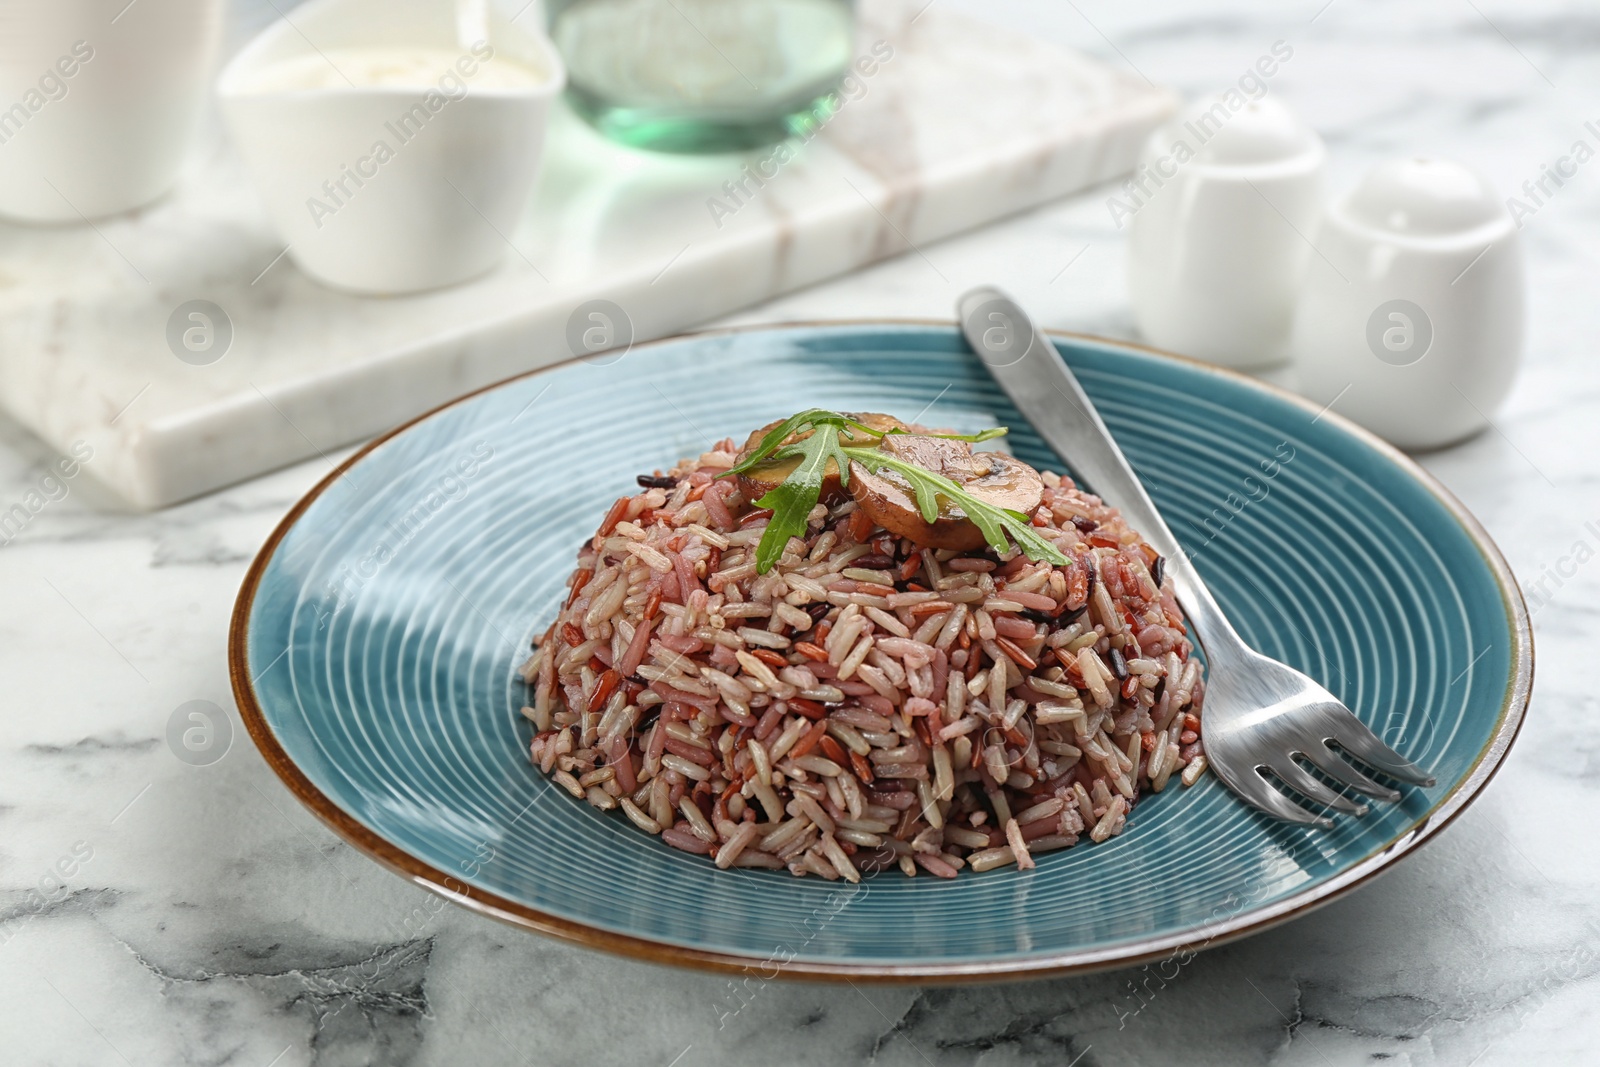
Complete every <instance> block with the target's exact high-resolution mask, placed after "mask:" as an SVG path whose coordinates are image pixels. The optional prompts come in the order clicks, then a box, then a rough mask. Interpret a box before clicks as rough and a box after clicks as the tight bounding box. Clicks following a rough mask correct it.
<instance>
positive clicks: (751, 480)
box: [739, 411, 906, 504]
mask: <svg viewBox="0 0 1600 1067" xmlns="http://www.w3.org/2000/svg"><path fill="white" fill-rule="evenodd" d="M845 417H846V418H849V419H854V420H855V421H856V422H859V423H861V424H862V425H863V426H870V427H872V428H873V429H874V430H881V431H888V430H904V429H905V428H906V424H905V423H903V422H901V421H900V420H899V419H897V418H895V417H894V416H893V415H883V414H880V413H878V412H875V411H867V412H845ZM778 426H779V423H778V422H769V423H767V425H765V426H763V427H761V429H759V430H757V431H756V432H755V433H753V434H751V435H750V436H749V438H748V439H746V441H745V443H744V448H743V449H741V450H740V452H739V459H740V460H743V459H744V457H746V456H748V455H749V454H750V453H752V452H754V451H755V450H756V449H757V448H759V447H761V441H762V439H763V438H765V437H766V436H767V434H769V433H771V432H772V431H773V430H775V429H777V427H778ZM810 436H811V431H810V430H807V431H806V432H805V433H797V434H791V435H790V436H789V438H788V439H787V440H786V441H785V442H784V444H793V443H794V442H795V441H803V440H805V439H806V438H807V437H810ZM839 440H840V442H841V443H842V444H844V445H846V446H851V447H859V446H871V445H872V444H874V443H875V442H876V441H877V440H878V439H877V437H875V436H873V435H872V434H868V433H864V432H863V431H861V430H858V429H855V428H854V427H849V428H847V429H846V430H845V431H844V432H842V433H840V434H839ZM799 465H800V460H799V458H798V457H795V458H791V459H782V460H778V461H776V462H768V463H763V464H761V465H760V466H759V467H754V468H752V469H751V470H748V471H746V472H745V473H743V474H741V475H739V488H740V489H741V490H742V491H743V494H744V498H745V499H746V500H749V501H756V500H759V499H761V497H762V496H764V495H765V494H766V493H767V491H768V490H771V489H775V488H777V487H778V486H779V485H780V484H782V483H783V480H784V479H785V478H787V477H789V475H791V474H793V473H794V469H795V468H796V467H798V466H799ZM843 493H844V491H843V490H842V489H841V488H840V485H839V465H838V464H837V463H835V462H834V461H833V460H831V459H830V460H828V466H827V468H826V469H825V470H824V471H823V475H822V497H821V499H822V502H823V503H825V504H827V503H833V502H834V501H836V500H839V499H841V498H842V497H843Z"/></svg>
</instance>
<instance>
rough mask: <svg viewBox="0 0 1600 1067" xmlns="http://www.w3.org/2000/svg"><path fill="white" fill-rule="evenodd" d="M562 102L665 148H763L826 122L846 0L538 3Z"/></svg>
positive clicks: (850, 23)
mask: <svg viewBox="0 0 1600 1067" xmlns="http://www.w3.org/2000/svg"><path fill="white" fill-rule="evenodd" d="M545 9H546V17H547V19H548V21H549V27H550V36H551V38H552V39H553V40H554V41H555V43H556V47H557V48H559V49H560V50H561V55H562V58H563V59H564V60H565V62H566V65H567V99H568V101H569V102H570V103H571V104H572V107H573V109H574V110H575V111H576V112H577V113H578V114H579V115H581V116H583V118H584V119H586V120H587V121H588V122H589V123H590V124H591V125H593V126H594V127H595V128H596V129H598V130H599V131H600V132H601V133H603V134H605V135H606V136H607V137H609V138H611V139H612V140H615V141H620V142H621V143H623V144H628V145H633V146H635V147H638V148H649V149H655V150H657V151H664V152H724V151H733V150H737V149H744V148H755V147H758V146H761V145H766V144H773V143H775V142H777V141H781V140H783V139H784V138H785V137H788V136H790V135H792V134H795V133H800V132H804V130H805V129H806V127H807V126H809V125H813V124H815V123H816V122H818V121H820V120H825V119H826V118H827V117H828V112H829V101H830V99H834V100H836V99H837V97H830V93H831V92H832V91H833V90H834V89H836V88H837V87H838V85H839V80H840V78H842V77H843V76H844V74H845V73H846V71H847V70H848V68H849V64H850V58H851V51H852V48H853V47H854V41H855V15H856V12H855V0H546V3H545Z"/></svg>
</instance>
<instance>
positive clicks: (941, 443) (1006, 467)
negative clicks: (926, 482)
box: [850, 434, 1044, 551]
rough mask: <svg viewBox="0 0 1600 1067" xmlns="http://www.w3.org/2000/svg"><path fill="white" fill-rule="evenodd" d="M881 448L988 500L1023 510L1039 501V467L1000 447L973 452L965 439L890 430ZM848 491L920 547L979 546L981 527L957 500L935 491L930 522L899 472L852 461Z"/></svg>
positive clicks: (1027, 511) (963, 548)
mask: <svg viewBox="0 0 1600 1067" xmlns="http://www.w3.org/2000/svg"><path fill="white" fill-rule="evenodd" d="M879 448H880V449H881V450H882V451H884V452H887V453H889V454H890V455H893V456H895V457H896V458H898V459H902V460H904V461H906V462H907V463H912V464H915V465H916V466H918V467H921V468H922V469H924V470H927V471H931V472H933V473H934V474H942V475H943V476H944V477H946V478H949V479H950V480H951V481H953V482H955V483H956V484H957V485H959V486H961V488H962V489H964V490H965V491H966V492H968V493H970V494H971V495H973V496H975V497H977V498H978V499H979V500H982V501H984V502H985V503H987V504H993V505H994V506H995V507H998V508H1006V509H1009V510H1011V511H1020V512H1022V513H1023V514H1024V515H1027V514H1030V513H1032V511H1033V509H1035V508H1037V507H1038V506H1039V500H1040V498H1041V497H1042V496H1043V494H1044V482H1043V480H1041V479H1040V477H1039V472H1038V471H1036V470H1034V469H1033V468H1032V467H1030V466H1028V465H1027V464H1026V463H1024V462H1022V461H1021V460H1020V459H1017V458H1015V457H1013V456H1008V455H1006V454H1005V453H1003V452H974V451H973V450H972V446H971V445H969V444H968V443H967V442H965V441H950V440H945V439H943V438H938V437H921V436H917V435H912V434H894V435H892V436H889V437H885V438H884V439H883V443H882V444H881V445H880V446H879ZM850 495H851V496H853V497H855V499H856V502H857V503H858V504H859V505H860V506H861V510H862V511H863V512H865V513H866V515H867V517H868V518H870V519H871V520H872V521H873V522H874V523H876V524H877V525H879V526H881V527H883V528H884V529H885V530H888V531H889V532H890V533H893V534H897V535H898V536H900V537H904V538H907V539H908V540H910V541H912V542H914V543H916V544H919V545H922V546H923V547H924V548H952V549H958V550H960V551H971V550H973V549H978V548H982V547H983V545H984V543H985V541H984V537H983V531H982V530H980V529H978V527H977V524H976V523H974V522H972V520H971V519H969V518H967V515H966V512H964V511H962V510H961V507H960V506H959V505H958V504H955V503H953V502H952V501H950V500H947V499H945V498H944V497H942V496H941V497H939V514H938V518H936V519H935V520H934V521H933V522H931V523H930V522H928V521H926V520H925V519H923V517H922V510H921V509H920V508H918V507H917V497H916V493H915V492H914V491H913V490H912V488H911V485H910V483H909V482H907V481H906V480H905V478H904V477H903V476H901V475H900V474H899V473H898V472H896V471H893V470H882V471H878V472H873V471H870V470H868V469H867V468H866V467H865V466H863V465H862V464H860V463H857V462H852V463H851V464H850Z"/></svg>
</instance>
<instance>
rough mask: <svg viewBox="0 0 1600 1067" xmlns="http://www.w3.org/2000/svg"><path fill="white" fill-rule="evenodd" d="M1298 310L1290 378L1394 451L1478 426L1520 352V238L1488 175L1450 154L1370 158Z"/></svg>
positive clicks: (1331, 226)
mask: <svg viewBox="0 0 1600 1067" xmlns="http://www.w3.org/2000/svg"><path fill="white" fill-rule="evenodd" d="M1317 248H1318V250H1319V252H1320V253H1321V255H1320V256H1319V257H1318V258H1317V259H1315V260H1313V262H1312V264H1311V267H1310V269H1309V271H1308V272H1307V275H1306V280H1305V286H1304V289H1303V291H1302V293H1301V296H1300V302H1299V309H1298V313H1297V316H1296V321H1295V331H1294V353H1295V371H1296V376H1297V384H1298V386H1299V388H1300V390H1301V392H1302V393H1304V394H1305V395H1306V396H1307V397H1308V398H1310V399H1312V400H1314V401H1316V402H1317V403H1319V404H1332V405H1333V409H1334V410H1335V411H1338V412H1339V413H1341V414H1343V415H1346V416H1348V417H1349V418H1352V419H1354V420H1355V421H1356V422H1358V423H1360V424H1362V425H1363V426H1365V427H1367V428H1368V429H1370V430H1372V431H1373V432H1375V433H1377V434H1378V435H1380V436H1382V437H1384V438H1386V439H1388V440H1389V441H1390V442H1392V443H1393V444H1396V445H1399V446H1400V447H1402V448H1411V449H1426V448H1437V447H1439V446H1442V445H1447V444H1451V443H1453V442H1455V441H1459V440H1461V439H1462V438H1464V437H1467V436H1469V435H1471V434H1473V433H1476V432H1477V431H1479V430H1481V429H1483V428H1484V427H1485V426H1486V425H1487V424H1488V420H1489V418H1490V417H1491V416H1492V415H1493V413H1494V411H1495V409H1496V408H1497V407H1499V406H1500V403H1501V402H1502V401H1503V400H1504V399H1505V397H1506V394H1507V393H1508V392H1509V391H1510V389H1511V383H1512V380H1513V379H1514V378H1515V377H1516V372H1517V366H1518V364H1519V363H1520V361H1521V358H1522V345H1523V304H1524V299H1525V297H1524V276H1523V262H1522V247H1521V243H1520V241H1519V240H1518V238H1517V229H1516V226H1515V225H1514V223H1513V222H1512V219H1511V216H1510V215H1509V214H1508V212H1507V211H1506V208H1505V205H1504V204H1503V203H1502V202H1501V200H1500V198H1499V197H1498V196H1497V195H1496V194H1495V191H1494V189H1493V188H1492V187H1491V186H1490V184H1489V182H1488V181H1487V180H1486V179H1484V178H1483V177H1482V176H1481V175H1479V174H1477V173H1476V172H1475V171H1472V170H1470V169H1468V168H1467V167H1464V166H1462V165H1461V164H1459V163H1452V162H1450V161H1448V160H1442V159H1432V158H1426V157H1419V158H1412V159H1398V160H1393V161H1390V162H1388V163H1383V164H1381V165H1379V166H1378V167H1376V168H1374V169H1373V170H1372V171H1371V172H1369V173H1368V174H1367V176H1366V177H1365V178H1363V179H1362V181H1361V182H1360V184H1358V185H1357V186H1356V187H1355V188H1354V189H1353V190H1352V191H1351V192H1350V193H1349V194H1348V195H1346V196H1345V197H1343V198H1342V199H1340V200H1339V201H1337V202H1336V203H1334V204H1332V205H1330V206H1329V207H1328V209H1327V211H1326V212H1325V213H1324V217H1323V220H1322V224H1321V227H1320V228H1319V231H1318V236H1317Z"/></svg>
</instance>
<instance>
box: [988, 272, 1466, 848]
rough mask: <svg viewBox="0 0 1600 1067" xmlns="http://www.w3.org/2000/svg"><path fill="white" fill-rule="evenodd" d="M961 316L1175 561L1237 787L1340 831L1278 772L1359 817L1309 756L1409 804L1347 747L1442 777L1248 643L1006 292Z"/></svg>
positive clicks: (1227, 779) (1407, 771)
mask: <svg viewBox="0 0 1600 1067" xmlns="http://www.w3.org/2000/svg"><path fill="white" fill-rule="evenodd" d="M957 312H958V314H959V315H960V317H961V329H962V332H963V333H964V334H965V335H966V337H967V341H968V343H969V344H971V345H972V348H973V350H974V351H975V352H977V354H978V355H979V357H980V358H982V359H983V362H984V364H985V365H986V366H987V367H988V368H989V373H990V374H992V375H993V376H994V379H995V381H997V382H998V383H999V384H1000V387H1001V388H1002V389H1004V390H1005V391H1006V394H1007V395H1008V396H1010V397H1011V400H1012V402H1013V403H1015V404H1016V406H1017V409H1018V410H1019V411H1021V412H1022V414H1023V416H1024V417H1026V418H1027V420H1028V421H1029V422H1030V423H1032V424H1033V427H1034V429H1036V430H1038V431H1039V435H1040V436H1041V437H1043V438H1044V439H1045V441H1047V442H1048V443H1049V444H1050V446H1051V447H1052V448H1054V449H1055V450H1056V451H1057V452H1058V453H1060V455H1061V456H1062V457H1063V458H1065V459H1066V460H1068V461H1069V462H1070V463H1071V465H1072V468H1073V470H1074V472H1075V473H1077V474H1078V475H1079V476H1080V477H1081V479H1082V481H1083V482H1084V483H1085V484H1086V485H1087V486H1088V487H1089V488H1091V489H1092V490H1093V491H1094V492H1095V493H1097V494H1099V495H1100V497H1101V499H1103V500H1105V501H1106V502H1107V503H1109V504H1112V505H1113V506H1115V507H1117V508H1118V509H1120V510H1121V512H1122V514H1123V516H1124V517H1125V518H1126V519H1127V520H1128V524H1129V525H1130V526H1132V527H1133V528H1134V529H1136V530H1138V531H1139V532H1140V533H1141V534H1142V535H1143V536H1144V539H1145V540H1146V541H1147V542H1149V543H1150V545H1151V547H1153V548H1154V549H1155V550H1156V551H1157V552H1159V553H1161V555H1162V556H1163V557H1164V558H1165V560H1166V573H1167V574H1169V575H1171V576H1172V582H1173V587H1174V591H1175V592H1176V594H1177V598H1178V603H1179V604H1180V605H1182V607H1183V610H1184V613H1185V615H1186V616H1187V617H1188V620H1189V625H1190V627H1191V628H1192V630H1193V632H1194V634H1195V635H1196V636H1197V637H1198V638H1199V640H1200V644H1201V646H1202V647H1203V648H1204V649H1205V653H1206V660H1207V665H1208V668H1209V669H1208V671H1207V678H1206V697H1205V740H1204V747H1205V755H1206V759H1207V761H1208V762H1209V763H1210V765H1211V768H1212V769H1213V770H1215V771H1216V773H1217V777H1218V778H1220V779H1222V781H1223V783H1224V784H1225V785H1226V786H1227V787H1228V788H1229V789H1231V790H1233V792H1234V793H1236V794H1237V795H1238V796H1239V798H1240V799H1241V800H1243V801H1244V802H1245V803H1247V804H1249V805H1251V806H1252V807H1255V808H1258V809H1260V810H1261V811H1264V812H1266V813H1267V814H1269V815H1274V816H1276V817H1278V818H1280V819H1286V820H1288V821H1289V822H1295V823H1303V824H1306V825H1310V826H1317V827H1320V828H1322V829H1332V828H1333V825H1334V824H1333V820H1332V819H1330V818H1328V817H1327V816H1326V815H1323V814H1318V813H1314V812H1311V811H1308V810H1307V809H1306V808H1305V807H1303V806H1301V805H1300V804H1297V803H1295V802H1294V801H1293V800H1291V799H1290V797H1289V796H1287V795H1285V793H1283V792H1281V791H1280V790H1278V789H1276V788H1274V787H1273V785H1272V783H1271V781H1269V780H1268V778H1267V777H1266V776H1267V775H1268V774H1271V775H1272V776H1273V777H1275V778H1276V779H1277V780H1278V781H1279V782H1281V783H1282V784H1283V785H1284V786H1286V787H1288V788H1289V789H1292V790H1294V791H1296V792H1297V793H1299V794H1301V795H1303V796H1304V797H1306V798H1307V799H1309V800H1310V801H1311V802H1312V803H1313V804H1316V805H1320V806H1321V807H1322V808H1323V809H1324V810H1327V809H1332V810H1334V811H1341V812H1348V813H1349V814H1352V815H1364V814H1365V813H1366V811H1367V806H1366V805H1365V804H1363V803H1359V802H1357V801H1355V800H1352V799H1351V798H1350V797H1348V796H1346V795H1345V794H1343V793H1341V792H1338V791H1336V790H1334V789H1332V788H1330V787H1329V786H1328V785H1327V784H1326V783H1324V782H1322V781H1320V780H1319V779H1317V778H1316V777H1314V776H1313V775H1312V774H1311V773H1310V772H1309V771H1308V770H1307V769H1306V768H1305V767H1304V766H1302V764H1301V762H1300V761H1301V760H1304V761H1305V762H1306V763H1309V764H1310V765H1311V766H1313V767H1316V768H1317V769H1318V770H1320V771H1321V772H1322V773H1323V774H1325V775H1327V776H1328V777H1329V778H1332V779H1334V780H1336V781H1338V782H1342V783H1343V784H1345V785H1347V786H1349V787H1350V788H1351V789H1353V790H1355V791H1357V792H1359V793H1364V794H1366V795H1367V796H1369V797H1375V798H1377V799H1379V800H1386V801H1390V802H1394V801H1398V800H1399V799H1400V793H1399V792H1398V791H1396V790H1394V789H1391V788H1389V787H1388V786H1385V785H1382V784H1380V783H1379V782H1377V781H1374V780H1373V779H1372V778H1370V777H1368V775H1367V774H1365V773H1364V772H1363V771H1362V770H1361V769H1359V768H1358V767H1356V766H1354V765H1353V764H1352V763H1350V762H1349V761H1348V760H1346V759H1345V758H1344V756H1345V755H1349V756H1353V757H1355V758H1356V759H1358V760H1360V761H1361V762H1362V763H1365V764H1366V765H1368V766H1369V767H1372V768H1375V769H1377V770H1378V771H1381V772H1383V773H1384V774H1387V775H1389V776H1390V777H1392V778H1396V779H1398V780H1400V781H1402V782H1410V783H1413V784H1415V785H1423V786H1428V785H1432V784H1433V783H1434V779H1433V776H1432V775H1430V774H1428V773H1427V772H1426V771H1424V770H1422V769H1421V768H1420V767H1418V766H1417V765H1416V764H1414V763H1412V762H1411V761H1410V760H1408V759H1406V758H1405V757H1404V756H1402V755H1400V754H1399V753H1398V752H1396V751H1395V750H1394V749H1392V748H1390V747H1389V746H1388V745H1386V744H1384V743H1383V742H1382V741H1381V740H1379V739H1378V737H1377V735H1376V734H1374V733H1373V732H1372V731H1371V730H1370V729H1368V728H1367V726H1366V724H1365V723H1363V722H1362V721H1361V720H1360V719H1358V718H1356V717H1355V715H1354V713H1352V712H1351V711H1350V709H1349V708H1347V707H1345V706H1344V705H1343V704H1342V703H1340V702H1339V700H1338V698H1337V697H1335V696H1334V695H1333V694H1332V693H1330V692H1328V691H1327V690H1326V689H1324V688H1323V687H1322V686H1320V685H1318V684H1317V683H1316V682H1314V681H1312V680H1311V679H1310V678H1308V677H1306V676H1305V675H1304V674H1301V673H1300V672H1299V671H1297V670H1295V669H1294V668H1292V667H1289V666H1287V665H1286V664H1283V663H1279V662H1278V661H1277V660H1275V659H1271V658H1269V657H1267V656H1264V655H1262V654H1261V653H1259V652H1257V651H1255V650H1254V649H1252V648H1250V647H1249V646H1248V645H1246V644H1245V643H1244V640H1243V639H1242V638H1240V636H1239V634H1238V632H1237V631H1235V630H1234V628H1233V626H1232V624H1230V623H1229V622H1228V619H1227V617H1226V616H1225V615H1223V613H1222V609H1221V607H1219V606H1218V604H1217V602H1216V600H1215V599H1214V598H1213V597H1212V595H1211V591H1210V590H1208V589H1207V588H1206V586H1205V583H1204V582H1202V581H1201V580H1200V575H1199V573H1198V572H1197V571H1196V570H1195V568H1194V564H1193V563H1192V562H1191V561H1190V559H1189V557H1188V555H1186V554H1185V553H1184V551H1183V548H1182V547H1181V546H1180V545H1179V544H1178V541H1177V539H1176V538H1175V537H1173V536H1172V531H1171V530H1169V529H1167V524H1166V523H1165V522H1163V521H1162V519H1161V515H1160V513H1159V512H1157V511H1156V508H1155V505H1154V504H1153V503H1151V501H1150V497H1149V494H1147V493H1146V492H1145V490H1144V486H1143V485H1141V484H1140V482H1139V479H1138V476H1137V475H1135V474H1134V473H1133V468H1132V467H1130V466H1129V465H1128V461H1127V459H1126V458H1124V456H1123V455H1122V450H1121V449H1120V448H1118V447H1117V443H1116V442H1115V441H1114V440H1112V437H1111V434H1110V433H1109V432H1108V431H1107V430H1106V425H1105V423H1104V422H1103V421H1101V419H1100V414H1099V412H1097V411H1096V410H1095V407H1094V404H1093V402H1091V401H1090V399H1089V396H1088V394H1087V393H1085V392H1084V391H1083V387H1082V386H1080V385H1079V384H1078V379H1077V378H1076V376H1074V375H1073V373H1072V371H1071V369H1070V368H1068V367H1067V365H1066V363H1065V362H1064V361H1063V360H1062V359H1061V356H1060V355H1059V354H1058V353H1057V352H1056V349H1055V345H1053V344H1052V343H1051V342H1050V340H1049V338H1047V337H1045V336H1044V335H1043V334H1042V333H1040V332H1039V330H1038V329H1037V328H1036V327H1035V326H1034V325H1033V322H1032V320H1031V319H1029V318H1028V316H1027V314H1026V313H1025V312H1024V311H1023V310H1022V308H1021V307H1020V306H1019V305H1018V304H1017V303H1016V302H1015V301H1014V300H1012V299H1011V298H1010V297H1008V296H1006V295H1005V294H1004V293H1002V292H1000V291H999V290H998V289H992V288H988V287H984V288H979V289H974V290H972V291H971V292H969V293H967V294H966V295H965V296H963V297H962V298H961V300H960V301H959V302H958V304H957ZM1341 750H1342V752H1341Z"/></svg>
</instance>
